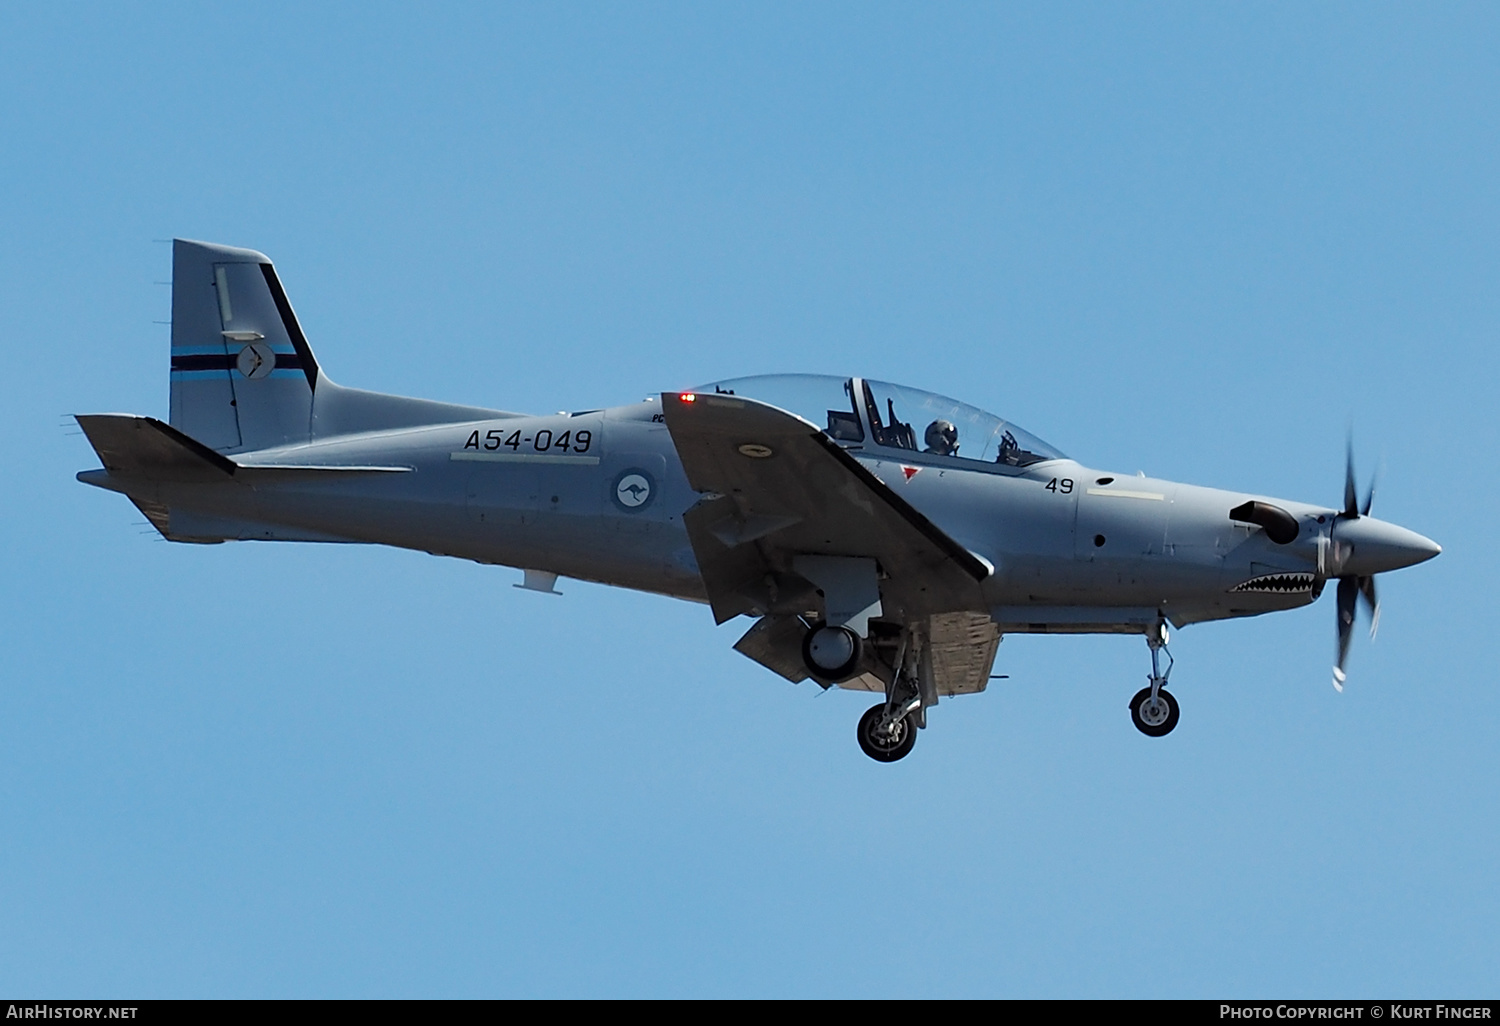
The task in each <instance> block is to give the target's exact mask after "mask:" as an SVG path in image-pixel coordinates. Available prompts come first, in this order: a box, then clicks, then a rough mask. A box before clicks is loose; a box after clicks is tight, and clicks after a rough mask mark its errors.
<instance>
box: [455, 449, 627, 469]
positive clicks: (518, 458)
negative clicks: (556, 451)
mask: <svg viewBox="0 0 1500 1026" xmlns="http://www.w3.org/2000/svg"><path fill="white" fill-rule="evenodd" d="M448 459H450V460H452V461H453V462H455V463H551V464H556V465H559V466H573V467H597V466H598V465H599V457H597V456H552V455H543V454H532V453H529V452H450V453H449V454H448Z"/></svg>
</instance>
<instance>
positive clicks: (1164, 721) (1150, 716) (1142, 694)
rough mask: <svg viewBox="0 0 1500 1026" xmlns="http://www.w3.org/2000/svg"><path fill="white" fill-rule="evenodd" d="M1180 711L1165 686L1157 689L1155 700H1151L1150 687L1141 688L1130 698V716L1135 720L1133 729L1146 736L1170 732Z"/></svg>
mask: <svg viewBox="0 0 1500 1026" xmlns="http://www.w3.org/2000/svg"><path fill="white" fill-rule="evenodd" d="M1180 712H1181V710H1180V709H1179V708H1178V707H1177V699H1175V698H1173V697H1172V692H1170V691H1168V690H1167V689H1166V688H1158V689H1157V691H1156V701H1155V702H1152V701H1151V689H1150V688H1141V690H1139V691H1137V692H1136V693H1135V697H1134V698H1132V699H1131V700H1130V718H1131V720H1133V721H1134V722H1135V729H1136V730H1139V731H1140V732H1141V733H1142V734H1145V735H1146V736H1147V737H1163V736H1165V735H1167V734H1170V733H1172V728H1173V727H1175V726H1177V716H1178V714H1179V713H1180Z"/></svg>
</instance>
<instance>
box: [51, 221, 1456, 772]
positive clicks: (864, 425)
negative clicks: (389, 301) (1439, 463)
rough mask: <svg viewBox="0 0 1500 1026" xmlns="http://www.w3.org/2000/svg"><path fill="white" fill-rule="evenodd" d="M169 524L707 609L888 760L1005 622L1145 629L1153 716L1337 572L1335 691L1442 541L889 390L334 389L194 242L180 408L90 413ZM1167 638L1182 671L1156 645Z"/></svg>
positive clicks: (110, 480)
mask: <svg viewBox="0 0 1500 1026" xmlns="http://www.w3.org/2000/svg"><path fill="white" fill-rule="evenodd" d="M77 419H78V422H79V424H80V425H81V426H82V428H83V430H84V432H85V434H86V435H87V436H88V439H89V442H90V443H91V444H92V445H93V447H94V450H95V451H96V452H97V453H98V455H99V459H100V461H101V462H102V463H103V464H104V466H103V468H102V469H98V470H86V471H83V472H82V473H80V474H79V475H78V479H79V480H80V481H83V482H84V483H86V484H90V485H95V486H97V487H100V488H105V489H108V490H110V491H115V492H120V493H122V494H124V495H125V496H126V497H128V498H129V499H130V500H131V502H133V503H135V505H136V506H137V507H139V508H140V510H141V511H142V512H143V513H144V514H145V515H146V517H147V518H148V519H149V520H150V521H151V523H152V524H153V525H155V527H156V529H157V530H158V531H160V532H161V534H162V535H163V536H164V537H166V538H168V539H169V540H171V541H181V542H200V543H213V542H222V541H231V540H237V539H242V540H243V539H257V540H264V541H323V542H367V543H377V544H382V545H395V546H400V547H402V548H408V549H417V550H421V551H426V552H431V553H434V554H439V555H447V556H458V557H461V558H464V559H472V560H475V561H477V562H480V563H493V564H499V565H504V566H510V567H515V568H518V569H520V570H522V571H523V574H524V577H523V583H522V584H521V585H519V586H520V587H524V588H529V589H533V590H537V591H544V592H551V591H554V588H555V584H556V582H557V579H558V578H559V577H564V576H565V577H572V578H578V579H580V580H586V581H597V582H600V583H603V584H612V585H617V586H620V587H624V588H634V589H638V590H641V591H649V592H655V593H658V594H663V595H670V596H674V597H677V598H683V599H689V600H692V601H696V602H703V603H706V604H707V605H708V607H709V608H710V609H711V610H712V611H713V615H714V619H715V621H716V622H718V623H723V622H725V621H727V620H730V619H732V618H734V617H737V616H742V615H743V616H749V617H752V618H754V623H753V625H752V626H751V627H750V628H749V630H747V631H746V632H745V635H744V636H743V637H742V638H740V640H739V641H738V642H737V643H736V644H735V646H734V647H735V648H736V649H737V650H738V651H740V652H742V653H743V654H744V655H746V656H748V657H749V658H751V659H753V660H755V661H756V662H758V663H760V664H762V665H763V666H765V667H766V668H768V669H770V670H771V671H773V672H775V673H777V674H780V675H781V676H783V677H785V678H787V679H788V680H790V681H793V682H799V681H802V680H805V679H807V678H809V677H811V678H812V679H813V680H814V681H816V682H817V683H818V684H819V685H821V686H823V687H825V688H827V687H832V686H835V685H836V686H838V687H840V688H844V689H852V690H857V691H869V692H874V693H876V694H881V695H883V696H884V698H883V700H882V701H880V702H878V703H877V704H875V705H874V706H872V707H871V708H870V709H869V711H868V712H866V713H865V714H864V716H863V717H862V718H861V719H860V721H859V726H858V731H857V734H858V738H859V743H860V746H861V747H862V748H863V749H864V751H865V753H866V754H868V755H869V756H871V757H872V758H874V759H877V760H879V761H882V762H892V761H895V760H897V759H900V758H902V757H903V756H905V755H906V754H907V753H908V752H909V751H911V748H912V745H913V743H914V742H915V740H916V731H917V729H918V728H921V727H925V726H926V722H927V710H928V709H929V708H930V707H931V706H933V705H935V704H937V701H938V699H939V698H940V697H942V696H947V695H962V694H970V693H973V692H978V691H983V690H984V689H985V686H986V685H987V684H988V682H989V680H990V679H991V678H990V672H991V669H992V666H993V663H994V659H995V652H996V648H997V646H998V645H999V643H1000V639H1001V636H1002V635H1004V634H1005V633H1015V632H1023V633H1024V632H1030V633H1059V634H1084V633H1110V634H1140V635H1143V636H1144V637H1145V639H1146V644H1147V646H1148V647H1149V651H1150V655H1151V675H1150V677H1149V685H1148V686H1147V687H1145V688H1142V689H1141V690H1140V691H1139V692H1137V693H1136V694H1135V696H1134V697H1133V698H1132V699H1131V700H1130V705H1129V707H1130V714H1131V717H1132V719H1133V720H1134V722H1135V725H1136V727H1138V728H1139V729H1140V730H1141V731H1142V732H1143V733H1145V734H1148V735H1151V736H1153V737H1159V736H1161V735H1164V734H1166V733H1168V732H1170V731H1171V730H1172V728H1173V727H1175V726H1176V725H1177V720H1178V703H1177V700H1176V699H1175V698H1174V697H1173V696H1172V694H1171V692H1169V691H1167V690H1166V687H1165V685H1166V684H1167V678H1168V675H1169V674H1170V672H1171V656H1170V654H1168V653H1165V649H1166V645H1167V640H1168V625H1169V624H1170V625H1172V626H1174V627H1182V626H1184V625H1186V624H1190V623H1197V622H1201V621H1206V620H1219V619H1225V618H1228V617H1237V616H1254V615H1257V614H1259V613H1267V612H1271V611H1274V610H1280V609H1292V608H1295V607H1297V606H1303V605H1307V604H1309V603H1311V602H1312V601H1313V600H1315V599H1316V598H1317V597H1318V596H1319V595H1320V594H1321V593H1322V591H1323V587H1324V585H1325V584H1326V583H1327V582H1328V581H1329V580H1330V579H1333V578H1336V579H1337V580H1338V589H1337V613H1338V647H1337V652H1338V655H1337V661H1336V663H1335V665H1334V669H1333V675H1334V686H1335V687H1337V688H1339V689H1340V690H1342V687H1343V684H1344V682H1345V663H1346V659H1347V657H1348V652H1349V641H1350V637H1351V634H1352V631H1353V626H1354V616H1355V607H1356V605H1357V604H1358V603H1359V600H1360V599H1361V598H1363V601H1364V603H1365V604H1366V606H1367V607H1368V610H1369V613H1370V615H1371V619H1372V626H1371V632H1372V633H1373V631H1374V625H1375V624H1376V623H1378V620H1379V605H1378V603H1377V600H1376V596H1375V575H1376V574H1378V573H1382V572H1384V571H1387V570H1395V569H1399V568H1401V567H1405V566H1411V565H1413V564H1415V563H1420V562H1422V561H1423V560H1426V559H1431V558H1432V557H1433V556H1435V555H1437V554H1438V552H1439V548H1438V546H1437V545H1436V544H1434V543H1433V542H1431V541H1429V540H1428V539H1426V538H1424V537H1422V536H1421V535H1419V534H1416V533H1414V532H1412V531H1408V530H1406V529H1405V528H1402V527H1397V526H1396V525H1394V524H1389V523H1386V522H1384V521H1381V520H1376V519H1375V518H1373V517H1371V516H1370V515H1369V514H1370V502H1371V498H1372V496H1373V489H1372V490H1371V491H1370V492H1367V493H1366V495H1365V498H1364V501H1363V502H1359V501H1358V497H1357V495H1356V489H1355V483H1354V469H1353V457H1352V454H1351V456H1350V458H1349V461H1348V465H1347V470H1346V475H1345V481H1344V497H1343V499H1344V501H1343V506H1342V508H1331V507H1327V506H1320V505H1315V504H1314V505H1309V504H1307V503H1301V502H1288V501H1284V500H1281V499H1274V498H1268V497H1265V496H1259V495H1248V494H1241V493H1238V492H1228V491H1220V490H1217V489H1212V488H1200V487H1196V486H1193V485H1185V484H1175V483H1173V482H1171V481H1162V480H1157V479H1155V478H1147V477H1143V476H1134V477H1127V476H1124V475H1121V474H1117V473H1112V472H1109V471H1101V470H1091V469H1089V468H1087V467H1085V466H1084V465H1083V464H1081V463H1078V462H1076V461H1074V460H1071V459H1069V458H1068V457H1066V456H1064V455H1063V454H1062V453H1060V452H1058V451H1057V450H1055V449H1053V448H1052V447H1051V446H1049V445H1047V444H1046V443H1045V442H1043V441H1041V440H1040V439H1038V438H1036V437H1035V436H1033V435H1030V434H1028V433H1027V432H1025V431H1023V430H1021V429H1020V428H1019V427H1017V426H1016V425H1014V424H1010V423H1007V422H1006V421H1004V420H1002V419H1001V418H999V417H996V416H993V415H991V414H989V413H985V412H984V411H982V410H979V409H976V408H974V407H972V406H968V405H965V404H964V403H961V402H957V401H955V400H952V399H946V398H944V397H942V396H939V395H933V394H931V393H929V392H923V391H919V390H917V389H913V388H907V387H904V386H900V385H893V384H889V383H887V382H884V381H877V380H874V379H871V378H860V377H851V378H837V377H825V376H816V375H789V376H771V377H752V378H740V379H735V380H727V381H719V382H715V383H711V384H708V385H705V386H703V387H701V388H695V389H692V390H691V391H685V392H668V393H663V394H661V395H659V396H655V397H652V398H649V399H646V400H643V401H642V402H639V403H635V404H632V405H627V406H616V407H611V408H609V409H601V410H581V411H579V412H577V413H559V414H555V415H550V416H534V415H530V414H519V413H506V412H502V411H499V410H491V409H483V408H478V407H472V406H455V405H450V404H447V403H440V402H432V401H429V400H425V399H410V398H404V397H400V396H392V395H381V394H377V393H374V392H366V391H360V390H357V389H352V388H345V387H343V386H340V385H336V384H334V383H333V382H332V381H331V380H329V378H328V376H327V375H326V374H325V373H324V372H323V370H322V368H320V367H319V365H318V363H317V360H316V359H315V358H314V357H313V352H312V349H311V348H310V347H309V346H308V343H307V339H306V338H305V337H304V336H303V334H302V329H301V328H300V327H298V324H297V318H296V316H295V315H294V314H293V312H292V307H291V304H290V303H288V302H287V297H286V293H285V292H284V291H283V290H282V286H281V282H280V280H279V279H278V278H277V276H276V272H275V270H274V269H273V268H272V266H271V261H270V260H269V259H267V258H266V257H265V256H263V255H262V254H260V253H257V252H255V251H253V250H248V249H234V248H230V247H227V246H217V245H209V244H205V243H200V242H189V241H186V240H181V239H179V240H176V241H175V243H174V246H173V256H172V363H171V416H170V420H169V422H168V423H163V422H162V421H160V420H157V419H155V418H152V417H142V416H131V415H124V414H90V415H83V416H79V417H78V418H77ZM1164 654H1165V655H1166V660H1167V662H1166V665H1165V668H1163V666H1162V662H1161V656H1162V655H1164Z"/></svg>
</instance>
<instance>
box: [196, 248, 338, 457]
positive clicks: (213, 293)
mask: <svg viewBox="0 0 1500 1026" xmlns="http://www.w3.org/2000/svg"><path fill="white" fill-rule="evenodd" d="M317 384H318V365H317V362H316V361H315V360H314V359H313V354H312V349H311V348H309V347H308V344H307V339H306V338H304V337H303V335H302V329H301V328H300V327H299V326H298V325H297V317H296V315H295V314H293V313H292V307H291V304H290V303H288V302H287V298H286V293H285V292H284V291H283V290H282V288H281V282H280V280H279V279H278V278H277V277H276V271H275V269H274V268H272V266H271V261H270V259H269V258H267V257H266V256H265V255H263V254H261V253H257V252H255V251H254V250H252V249H235V248H233V247H230V246H215V245H210V244H209V243H204V242H190V241H188V240H186V239H176V240H174V241H173V243H172V416H171V422H172V426H173V427H175V428H177V429H178V430H179V431H181V432H182V433H183V434H186V435H189V436H191V437H192V438H195V439H197V440H198V441H200V442H202V443H203V444H204V445H206V446H208V447H209V448H211V449H217V450H219V451H220V452H241V451H246V450H253V449H265V448H269V447H271V446H276V445H286V444H289V443H294V442H305V441H307V440H308V437H309V432H310V425H311V420H312V402H313V391H314V389H315V388H316V387H317Z"/></svg>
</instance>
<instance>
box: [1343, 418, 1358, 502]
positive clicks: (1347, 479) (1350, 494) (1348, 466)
mask: <svg viewBox="0 0 1500 1026" xmlns="http://www.w3.org/2000/svg"><path fill="white" fill-rule="evenodd" d="M1344 516H1346V517H1349V518H1350V519H1353V518H1354V517H1357V516H1359V500H1358V498H1357V497H1356V496H1355V492H1354V438H1353V436H1352V435H1351V436H1350V438H1349V445H1348V448H1347V449H1346V450H1345V455H1344Z"/></svg>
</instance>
